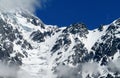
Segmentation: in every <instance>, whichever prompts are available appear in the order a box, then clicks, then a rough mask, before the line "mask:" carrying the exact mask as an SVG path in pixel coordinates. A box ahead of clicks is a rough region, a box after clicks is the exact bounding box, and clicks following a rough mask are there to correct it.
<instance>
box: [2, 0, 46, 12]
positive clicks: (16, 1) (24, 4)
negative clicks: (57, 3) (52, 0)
mask: <svg viewBox="0 0 120 78" xmlns="http://www.w3.org/2000/svg"><path fill="white" fill-rule="evenodd" d="M46 1H47V0H0V10H2V11H9V10H14V9H16V8H22V9H26V10H28V11H31V12H34V11H35V9H36V7H39V8H41V7H42V5H43V4H44V2H46Z"/></svg>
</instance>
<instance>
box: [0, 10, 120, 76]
mask: <svg viewBox="0 0 120 78" xmlns="http://www.w3.org/2000/svg"><path fill="white" fill-rule="evenodd" d="M0 27H1V29H0V44H1V45H0V47H1V48H0V52H1V53H0V56H1V57H0V60H1V61H2V62H5V65H7V66H9V67H11V66H13V67H14V66H15V67H17V68H16V70H17V71H18V72H16V73H18V74H19V72H23V70H24V71H25V72H27V73H29V74H30V77H29V78H116V77H118V78H119V68H120V67H119V66H118V65H117V66H116V61H118V63H119V56H120V54H119V52H120V36H119V34H120V19H117V20H115V21H114V22H113V23H111V24H108V25H104V26H101V27H99V28H97V29H94V30H89V29H87V27H86V25H85V24H83V23H76V24H71V26H68V27H60V28H59V27H57V26H52V25H46V24H44V23H43V22H42V21H41V20H40V19H39V18H37V17H36V16H34V15H33V14H30V13H27V12H19V11H18V12H4V13H0ZM89 65H90V67H91V69H89V68H88V67H89ZM87 66H88V67H87ZM93 66H95V67H97V69H96V70H95V69H94V67H93ZM111 66H112V67H111ZM113 67H114V68H117V69H118V70H117V69H116V70H115V69H114V68H113ZM63 68H64V69H65V71H63V70H64V69H63ZM87 68H88V69H87ZM63 72H64V73H63ZM69 73H71V74H69ZM103 73H104V74H103ZM116 73H117V74H116ZM5 77H6V75H5ZM12 78H24V77H19V75H18V76H17V75H15V76H13V77H12Z"/></svg>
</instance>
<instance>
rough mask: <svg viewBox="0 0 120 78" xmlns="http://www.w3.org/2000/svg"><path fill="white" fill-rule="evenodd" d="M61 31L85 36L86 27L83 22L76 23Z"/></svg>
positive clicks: (86, 32)
mask: <svg viewBox="0 0 120 78" xmlns="http://www.w3.org/2000/svg"><path fill="white" fill-rule="evenodd" d="M63 32H64V33H72V34H78V35H79V36H80V37H86V34H88V29H87V28H86V25H85V24H83V23H76V24H73V25H71V26H70V27H67V28H66V29H65V30H63Z"/></svg>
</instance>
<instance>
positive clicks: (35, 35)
mask: <svg viewBox="0 0 120 78" xmlns="http://www.w3.org/2000/svg"><path fill="white" fill-rule="evenodd" d="M31 38H32V40H34V41H37V42H44V41H45V39H44V34H43V33H41V32H40V31H35V32H33V33H32V34H31Z"/></svg>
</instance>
